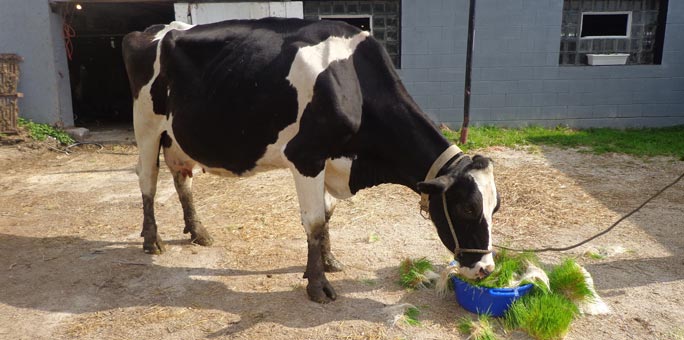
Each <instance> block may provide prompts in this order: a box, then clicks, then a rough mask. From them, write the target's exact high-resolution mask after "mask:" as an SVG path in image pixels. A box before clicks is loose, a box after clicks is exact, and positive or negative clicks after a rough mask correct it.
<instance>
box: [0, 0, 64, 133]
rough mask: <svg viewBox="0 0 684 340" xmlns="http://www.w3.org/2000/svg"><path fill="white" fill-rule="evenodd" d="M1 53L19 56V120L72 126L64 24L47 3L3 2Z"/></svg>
mask: <svg viewBox="0 0 684 340" xmlns="http://www.w3.org/2000/svg"><path fill="white" fill-rule="evenodd" d="M1 7H2V10H0V53H16V54H18V55H20V56H21V57H22V58H24V61H23V62H22V63H21V64H20V65H21V66H20V67H21V68H20V72H21V74H20V77H19V89H18V91H19V92H22V93H23V94H24V98H22V99H20V100H19V116H20V117H24V118H28V119H31V120H34V121H36V122H39V123H48V124H58V125H63V126H73V124H74V121H73V111H72V107H71V91H70V86H69V70H68V66H67V61H66V52H65V48H64V39H63V38H62V20H61V17H60V16H59V14H56V13H52V12H51V11H50V7H49V4H48V1H47V0H45V1H25V0H3V2H2V6H1Z"/></svg>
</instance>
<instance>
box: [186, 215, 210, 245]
mask: <svg viewBox="0 0 684 340" xmlns="http://www.w3.org/2000/svg"><path fill="white" fill-rule="evenodd" d="M187 233H190V242H192V243H194V244H198V245H200V246H210V245H212V244H213V243H214V239H213V238H211V236H210V235H209V232H208V231H207V229H205V228H204V226H203V225H202V222H199V221H194V222H193V223H191V224H186V225H185V229H183V234H187Z"/></svg>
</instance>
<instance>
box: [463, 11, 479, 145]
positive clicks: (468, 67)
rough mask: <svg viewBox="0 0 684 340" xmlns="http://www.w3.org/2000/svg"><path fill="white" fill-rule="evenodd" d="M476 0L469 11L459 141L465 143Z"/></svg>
mask: <svg viewBox="0 0 684 340" xmlns="http://www.w3.org/2000/svg"><path fill="white" fill-rule="evenodd" d="M474 38H475V0H470V9H469V11H468V47H467V48H468V50H467V54H466V70H465V92H464V98H463V125H462V126H461V138H460V139H459V142H460V143H461V144H465V143H466V142H467V141H468V124H469V123H470V87H471V86H470V85H471V82H472V79H471V78H472V76H471V75H472V71H473V41H474V40H475V39H474Z"/></svg>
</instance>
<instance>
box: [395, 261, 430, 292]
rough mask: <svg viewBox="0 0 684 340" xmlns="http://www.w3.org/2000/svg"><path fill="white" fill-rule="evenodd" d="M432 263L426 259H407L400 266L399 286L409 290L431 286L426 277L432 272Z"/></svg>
mask: <svg viewBox="0 0 684 340" xmlns="http://www.w3.org/2000/svg"><path fill="white" fill-rule="evenodd" d="M432 268H433V267H432V263H431V262H430V261H429V260H428V259H426V258H424V257H423V258H419V259H409V258H407V259H405V260H403V261H401V264H400V265H399V284H401V286H402V287H404V288H408V289H416V288H423V287H426V286H429V285H430V278H429V277H428V276H427V275H426V274H427V273H428V272H432Z"/></svg>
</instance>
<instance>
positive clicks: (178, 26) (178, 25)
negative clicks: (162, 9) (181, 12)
mask: <svg viewBox="0 0 684 340" xmlns="http://www.w3.org/2000/svg"><path fill="white" fill-rule="evenodd" d="M193 27H195V25H190V24H186V23H184V22H182V21H172V22H171V23H170V24H168V25H165V26H164V28H163V29H162V30H161V31H159V32H157V34H155V35H154V39H152V41H157V40H161V39H162V38H164V36H165V35H166V33H168V32H169V31H171V30H179V31H185V30H189V29H191V28H193Z"/></svg>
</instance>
